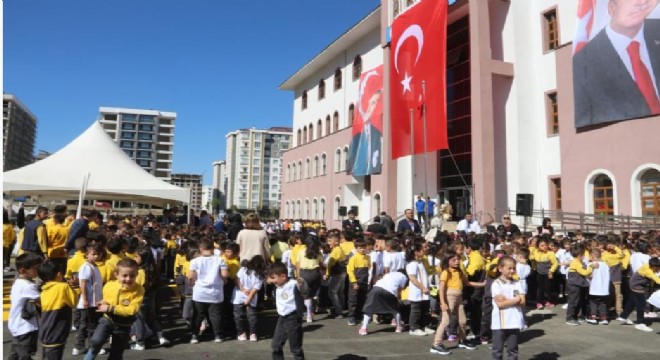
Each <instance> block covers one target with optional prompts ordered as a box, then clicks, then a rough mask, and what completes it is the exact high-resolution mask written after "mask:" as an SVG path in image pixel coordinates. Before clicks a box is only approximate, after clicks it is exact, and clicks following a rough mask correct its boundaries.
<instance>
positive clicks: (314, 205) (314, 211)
mask: <svg viewBox="0 0 660 360" xmlns="http://www.w3.org/2000/svg"><path fill="white" fill-rule="evenodd" d="M318 216H319V201H318V200H317V199H314V200H313V201H312V219H313V220H318V218H319V217H318Z"/></svg>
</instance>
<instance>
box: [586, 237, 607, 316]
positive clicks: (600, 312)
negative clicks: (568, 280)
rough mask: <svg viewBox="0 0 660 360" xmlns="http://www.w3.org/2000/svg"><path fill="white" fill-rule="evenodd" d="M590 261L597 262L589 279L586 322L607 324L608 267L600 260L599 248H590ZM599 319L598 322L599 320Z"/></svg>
mask: <svg viewBox="0 0 660 360" xmlns="http://www.w3.org/2000/svg"><path fill="white" fill-rule="evenodd" d="M591 261H593V262H594V263H597V264H598V266H597V267H595V268H594V271H593V272H592V273H591V281H589V313H590V315H591V316H590V317H589V318H588V319H587V322H588V323H590V324H593V325H596V324H601V325H607V324H608V323H609V322H608V321H607V297H608V296H609V295H610V267H609V266H607V264H605V263H604V262H603V261H601V251H600V249H593V250H591ZM599 320H600V322H599Z"/></svg>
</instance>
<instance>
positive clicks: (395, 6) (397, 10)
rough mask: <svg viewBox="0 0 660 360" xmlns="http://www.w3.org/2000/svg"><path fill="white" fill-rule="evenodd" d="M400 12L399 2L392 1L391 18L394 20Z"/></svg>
mask: <svg viewBox="0 0 660 360" xmlns="http://www.w3.org/2000/svg"><path fill="white" fill-rule="evenodd" d="M400 12H401V2H400V1H399V0H394V1H393V2H392V17H393V18H395V17H397V16H398V15H399V13H400Z"/></svg>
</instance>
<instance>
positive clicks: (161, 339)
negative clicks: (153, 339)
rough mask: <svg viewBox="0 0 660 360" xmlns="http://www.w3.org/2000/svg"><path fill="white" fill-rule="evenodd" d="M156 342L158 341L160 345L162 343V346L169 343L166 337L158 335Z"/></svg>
mask: <svg viewBox="0 0 660 360" xmlns="http://www.w3.org/2000/svg"><path fill="white" fill-rule="evenodd" d="M158 342H159V343H160V344H161V345H163V346H165V345H169V344H170V341H169V340H167V338H166V337H164V336H161V337H159V338H158Z"/></svg>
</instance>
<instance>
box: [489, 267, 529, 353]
mask: <svg viewBox="0 0 660 360" xmlns="http://www.w3.org/2000/svg"><path fill="white" fill-rule="evenodd" d="M491 294H492V296H493V297H495V296H498V295H504V297H505V298H506V299H507V300H508V299H513V298H514V297H516V296H518V295H525V292H524V291H523V288H522V286H521V284H520V282H519V281H516V280H512V281H506V280H502V279H501V278H500V279H496V280H494V281H493V285H492V286H491ZM492 305H493V312H492V315H491V316H492V317H491V329H492V331H493V359H494V360H497V359H502V352H503V349H504V343H505V342H506V350H507V358H508V359H509V360H516V359H518V334H519V333H520V330H521V329H522V328H523V327H524V325H525V320H524V315H523V311H522V307H521V306H511V307H509V308H506V309H500V308H499V307H498V306H497V303H496V302H495V300H493V302H492Z"/></svg>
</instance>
